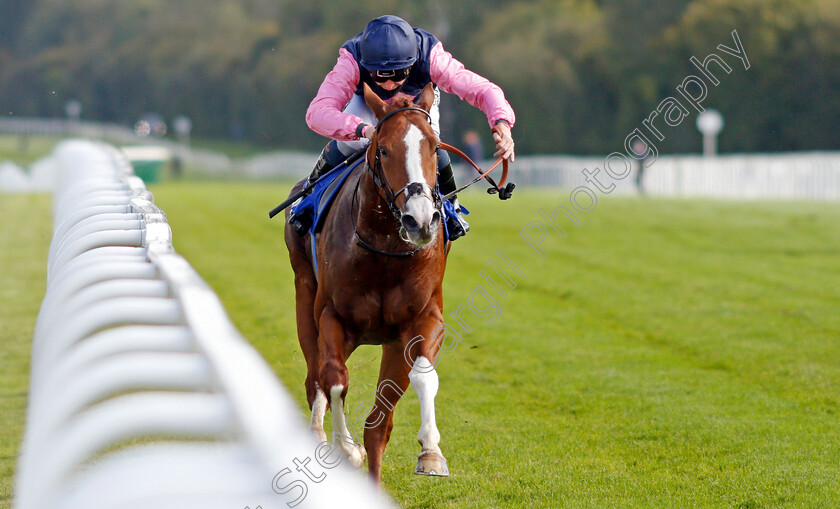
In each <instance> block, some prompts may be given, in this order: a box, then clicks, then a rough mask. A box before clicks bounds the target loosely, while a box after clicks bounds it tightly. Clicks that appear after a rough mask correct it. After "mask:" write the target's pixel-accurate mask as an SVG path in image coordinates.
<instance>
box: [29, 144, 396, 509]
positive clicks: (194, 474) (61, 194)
mask: <svg viewBox="0 0 840 509" xmlns="http://www.w3.org/2000/svg"><path fill="white" fill-rule="evenodd" d="M53 157H54V158H55V160H56V164H57V166H58V172H57V176H56V177H57V182H56V193H55V196H54V203H55V235H54V238H53V242H52V245H51V247H50V253H49V261H48V283H47V291H46V295H45V297H44V301H43V304H42V307H41V311H40V314H39V316H38V321H37V325H36V330H35V336H34V339H33V346H32V373H31V386H30V393H29V408H28V414H27V427H26V431H25V436H24V441H23V445H22V448H21V454H20V458H19V463H18V468H17V472H16V490H15V500H14V507H15V508H16V509H75V508H79V509H81V508H84V509H89V508H97V509H111V508H136V509H140V508H149V509H151V508H154V509H166V508H173V509H174V508H178V509H183V508H201V509H208V508H209V509H216V508H218V509H244V508H245V507H250V508H252V509H253V508H257V507H261V508H262V509H271V508H280V507H282V508H285V507H292V506H293V504H295V505H296V506H297V507H315V508H323V507H365V508H368V507H386V506H390V502H388V501H387V500H384V499H381V498H380V495H378V494H376V492H375V490H374V489H372V488H371V487H370V486H368V483H367V482H366V480H365V477H364V475H363V474H361V473H356V472H351V471H349V470H345V468H344V464H338V465H337V466H336V465H334V464H333V465H332V466H333V467H334V468H331V469H325V468H321V467H319V463H320V462H321V461H322V459H323V457H319V456H316V452H315V451H316V445H317V444H316V443H315V441H314V440H313V439H312V438H311V436H310V433H309V432H308V431H307V430H306V427H305V425H304V423H303V420H302V419H301V415H300V411H299V409H298V408H297V406H296V405H295V404H294V402H293V401H292V399H291V397H290V396H289V395H288V393H286V392H285V390H284V389H283V388H282V386H281V385H280V384H279V382H278V380H277V379H276V377H275V376H274V374H273V373H272V371H271V370H270V368H269V367H268V365H267V364H266V363H265V362H264V360H263V359H262V358H261V357H260V356H259V355H258V354H257V352H256V351H255V350H254V349H253V348H252V347H251V346H250V345H249V344H248V343H247V342H246V341H245V340H244V339H243V338H242V337H241V335H240V334H239V333H238V332H237V331H236V329H235V328H234V326H233V325H232V323H231V322H230V320H229V318H228V317H227V315H226V313H225V311H224V309H223V308H222V305H221V303H220V301H219V300H218V298H217V297H216V295H215V294H214V293H213V291H212V290H211V289H210V288H209V287H208V286H207V285H206V283H204V282H203V280H202V279H201V278H200V277H199V276H198V274H197V273H196V272H195V271H194V270H193V269H192V268H191V267H190V265H189V264H188V263H187V262H186V260H184V259H183V258H182V257H180V256H179V255H178V254H176V253H175V252H174V250H173V248H172V244H171V230H170V228H169V225H168V224H167V222H166V216H165V214H164V213H163V212H162V211H161V210H160V209H159V208H157V207H156V206H155V205H154V204H153V202H152V196H151V194H150V193H149V192H148V191H147V190H146V188H145V186H144V184H143V182H142V181H141V180H140V179H139V178H137V177H135V176H133V173H132V170H131V167H130V166H129V164H128V162H127V160H126V159H125V157H123V156H122V155H121V153H120V152H118V151H117V150H116V149H114V148H112V147H109V146H107V145H101V144H94V143H92V142H84V141H70V142H65V143H63V144H61V145H60V146H59V147H58V148H57V149H56V151H55V153H54V155H53ZM334 459H335V458H330V460H334ZM298 462H303V463H304V464H307V463H308V468H309V469H311V470H310V472H312V473H313V477H315V478H316V479H320V480H319V481H317V483H316V482H314V481H313V480H312V478H308V477H307V476H306V475H304V473H303V471H302V469H301V468H298V465H300V463H298ZM286 469H288V470H286ZM284 472H286V473H287V474H288V475H281V476H279V477H277V476H278V474H281V473H284ZM292 474H294V475H292Z"/></svg>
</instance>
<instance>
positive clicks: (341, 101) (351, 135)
mask: <svg viewBox="0 0 840 509" xmlns="http://www.w3.org/2000/svg"><path fill="white" fill-rule="evenodd" d="M338 53H339V56H338V62H336V64H335V67H333V69H332V71H330V72H329V74H327V77H326V78H324V82H323V83H321V87H320V88H319V89H318V95H316V96H315V99H312V102H311V103H309V108H308V109H307V110H306V125H308V126H309V128H310V129H312V130H313V131H315V132H316V133H318V134H320V135H323V136H326V137H328V138H332V139H334V140H342V141H352V140H358V139H359V138H358V137H357V136H356V126H358V125H359V124H360V123H361V122H363V120H362V118H361V117H357V116H356V115H349V114H347V113H342V111H341V110H343V109H344V107H345V106H347V103H348V102H350V99H351V98H352V97H353V93H354V92H355V91H356V86H357V85H358V83H359V67H358V65H357V64H356V60H355V59H354V58H353V56H352V55H351V54H350V52H349V51H347V50H346V49H344V48H341V49H340V50H339V51H338Z"/></svg>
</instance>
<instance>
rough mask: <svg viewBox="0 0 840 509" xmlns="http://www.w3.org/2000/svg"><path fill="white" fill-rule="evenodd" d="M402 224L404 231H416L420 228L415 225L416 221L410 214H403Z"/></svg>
mask: <svg viewBox="0 0 840 509" xmlns="http://www.w3.org/2000/svg"><path fill="white" fill-rule="evenodd" d="M402 224H403V226H404V227H405V229H406V230H412V231H414V230H417V229H419V228H420V225H419V224H417V220H416V219H414V216H412V215H411V214H404V215H403V216H402Z"/></svg>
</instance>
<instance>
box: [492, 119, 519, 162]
mask: <svg viewBox="0 0 840 509" xmlns="http://www.w3.org/2000/svg"><path fill="white" fill-rule="evenodd" d="M493 141H495V142H496V153H494V154H493V157H502V158H504V159H508V160H509V161H510V162H513V156H514V153H513V137H511V135H510V126H509V125H507V123H506V122H499V123H498V124H496V125H494V126H493Z"/></svg>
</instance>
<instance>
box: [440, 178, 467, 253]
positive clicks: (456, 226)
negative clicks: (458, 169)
mask: <svg viewBox="0 0 840 509" xmlns="http://www.w3.org/2000/svg"><path fill="white" fill-rule="evenodd" d="M438 184H439V186H440V194H442V195H444V196H446V195H447V194H449V193H451V192H452V191H454V190H456V189H458V186H457V184H455V176H454V175H453V174H452V164H451V163H450V164H447V165H446V166H444V167H443V168H440V169H438ZM449 201H450V202H451V203H452V205H453V206H454V207H455V212H457V213H456V214H455V215H454V216H447V217H446V230H447V231H448V232H449V240H450V241H452V240H456V239H459V238H461V237H463V236H464V235H466V233H467V232H468V231H470V224H469V223H467V221H466V220H465V219H464V216H462V215H461V205H460V204H459V203H458V196H457V195H456V196H453V197H452V198H451V199H450V200H449Z"/></svg>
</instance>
